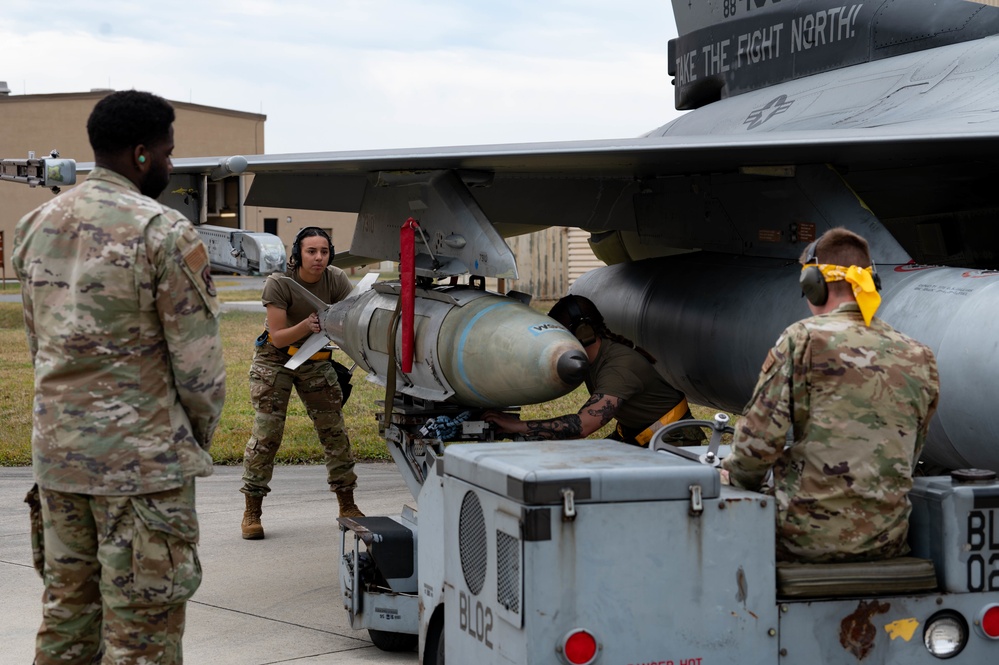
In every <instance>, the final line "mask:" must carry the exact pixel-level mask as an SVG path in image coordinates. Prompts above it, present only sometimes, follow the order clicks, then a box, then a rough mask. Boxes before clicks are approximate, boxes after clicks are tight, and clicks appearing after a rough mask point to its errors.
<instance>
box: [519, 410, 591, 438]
mask: <svg viewBox="0 0 999 665" xmlns="http://www.w3.org/2000/svg"><path fill="white" fill-rule="evenodd" d="M527 431H528V433H529V434H530V436H531V437H532V438H538V439H572V438H578V437H579V436H581V435H582V432H583V424H582V423H581V422H580V420H579V416H577V415H576V414H575V413H574V414H572V415H569V416H560V417H558V418H551V419H549V420H529V421H527Z"/></svg>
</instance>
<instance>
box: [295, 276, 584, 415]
mask: <svg viewBox="0 0 999 665" xmlns="http://www.w3.org/2000/svg"><path fill="white" fill-rule="evenodd" d="M292 283H294V282H292ZM295 286H298V285H297V284H296V285H295ZM364 286H365V285H359V286H358V288H356V289H355V290H354V292H353V293H352V294H351V296H350V297H348V298H346V299H345V300H343V301H341V302H338V303H334V304H332V305H327V304H326V303H323V302H322V301H320V300H319V299H317V298H316V297H315V296H313V295H312V294H309V293H308V292H307V291H306V290H305V289H302V288H301V287H299V293H300V294H303V295H307V296H308V297H309V300H310V301H311V302H312V303H313V305H314V306H315V307H316V311H317V312H318V314H319V321H320V325H321V326H322V330H323V332H322V333H316V334H315V335H314V336H313V337H311V338H309V340H308V341H307V342H306V344H304V345H303V346H302V348H301V349H300V350H299V352H298V354H296V356H294V357H293V358H292V363H294V361H295V360H296V359H297V358H301V359H302V360H301V361H299V362H304V360H305V359H306V358H308V357H309V356H310V355H311V354H312V353H314V352H315V351H318V350H319V349H320V348H321V347H322V346H323V345H324V344H326V341H327V338H328V339H329V340H332V341H333V342H334V343H335V344H336V345H337V346H339V347H340V348H341V349H342V350H343V351H344V353H346V354H347V355H348V356H350V357H351V359H352V360H354V362H356V363H357V364H358V366H359V367H361V368H362V369H364V370H365V371H367V372H368V375H369V380H372V381H374V382H375V383H378V384H380V385H385V383H386V382H387V376H388V375H389V363H390V355H391V357H392V361H393V362H394V363H395V365H396V371H395V381H396V386H395V387H396V390H397V391H398V392H401V393H403V394H405V395H410V396H412V397H416V398H420V399H425V400H431V401H435V402H452V403H456V404H461V405H464V406H472V407H480V408H492V407H505V406H518V405H524V404H537V403H540V402H546V401H548V400H552V399H555V398H557V397H561V396H562V395H565V394H566V393H568V392H570V391H571V390H573V389H574V388H575V387H576V386H578V385H579V384H580V383H581V382H582V380H583V376H584V374H585V372H586V368H587V359H586V353H585V352H584V351H583V348H582V346H581V345H580V344H579V341H578V340H577V339H576V338H575V337H574V336H573V335H572V334H571V333H570V332H569V331H568V330H566V329H565V328H564V327H563V326H561V325H559V324H558V323H557V322H556V321H554V320H552V319H551V318H549V317H547V316H545V315H544V314H541V313H540V312H537V311H535V310H534V309H532V308H531V307H529V306H528V305H526V304H525V303H524V302H522V301H521V300H519V299H518V298H516V297H511V296H503V295H499V294H496V293H491V292H488V291H484V290H482V289H477V288H473V287H468V286H438V287H434V288H417V289H416V294H415V302H414V311H415V325H414V340H413V350H414V357H413V363H412V371H411V372H408V373H403V372H402V370H401V367H402V366H403V365H402V362H401V349H402V343H401V340H400V339H399V338H400V337H401V335H395V336H394V337H395V344H394V345H395V351H394V353H392V354H390V353H389V333H390V330H391V329H392V327H393V326H395V325H396V321H397V318H398V317H396V316H395V313H396V309H397V305H398V303H399V298H400V291H401V288H400V285H399V283H397V282H396V283H391V282H381V283H378V284H374V285H373V286H372V287H371V288H370V289H368V290H363V289H364ZM288 366H290V367H294V366H297V365H294V364H289V365H288Z"/></svg>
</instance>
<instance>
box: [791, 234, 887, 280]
mask: <svg viewBox="0 0 999 665" xmlns="http://www.w3.org/2000/svg"><path fill="white" fill-rule="evenodd" d="M807 252H808V249H807V248H806V250H805V253H803V254H802V255H801V263H802V264H804V263H805V262H806V261H807V256H806V254H807ZM815 260H816V261H817V262H818V263H827V264H830V265H836V266H844V267H847V268H849V267H850V266H857V267H858V268H869V267H871V266H872V262H871V248H870V245H868V243H867V240H865V239H864V238H863V236H860V235H858V234H856V233H854V232H853V231H851V230H849V229H845V228H843V227H842V226H837V227H835V228H832V229H829V230H828V231H826V232H825V233H823V234H822V236H821V237H820V238H819V239H818V241H816V243H815ZM829 290H830V292H832V293H842V294H848V293H852V292H853V287H852V286H850V285H849V284H847V283H846V282H842V281H841V282H830V283H829Z"/></svg>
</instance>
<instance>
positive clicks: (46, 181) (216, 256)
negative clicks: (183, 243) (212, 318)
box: [0, 150, 286, 275]
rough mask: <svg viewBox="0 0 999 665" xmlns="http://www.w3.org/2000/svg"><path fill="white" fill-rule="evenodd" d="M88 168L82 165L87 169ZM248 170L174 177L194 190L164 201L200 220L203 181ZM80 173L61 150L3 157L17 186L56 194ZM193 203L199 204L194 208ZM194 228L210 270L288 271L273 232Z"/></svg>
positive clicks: (1, 171) (226, 167)
mask: <svg viewBox="0 0 999 665" xmlns="http://www.w3.org/2000/svg"><path fill="white" fill-rule="evenodd" d="M86 168H87V167H84V169H85V170H86ZM245 169H246V158H244V157H242V156H239V155H236V156H233V157H227V158H224V159H220V160H219V161H218V165H217V166H215V167H214V168H213V169H212V170H211V172H210V173H209V174H207V175H205V176H203V177H198V178H192V177H190V176H189V175H186V174H180V175H177V176H175V177H173V176H172V180H171V182H173V180H175V179H182V180H184V181H190V182H189V183H187V184H190V185H192V186H190V187H181V188H178V189H173V188H167V190H166V191H165V192H164V193H163V198H165V199H167V200H166V205H169V206H170V207H174V208H177V209H179V210H181V212H183V213H184V214H185V215H187V216H188V217H189V218H193V220H197V219H199V218H201V217H200V215H199V214H198V212H199V210H198V208H199V205H198V201H199V200H204V198H205V197H204V195H203V193H202V190H203V189H204V188H205V186H206V184H205V183H204V182H202V181H204V180H206V179H208V180H220V179H223V178H226V177H229V176H238V175H239V174H240V173H242V172H243V171H244V170H245ZM76 171H77V168H76V160H73V159H63V158H60V157H59V151H58V150H53V151H52V152H51V153H49V156H48V157H42V158H36V157H35V153H34V152H33V151H32V152H29V153H28V158H27V159H0V180H5V181H8V182H18V183H21V184H24V185H28V186H29V187H39V186H41V187H47V188H48V189H50V190H52V193H53V194H58V193H59V192H60V191H61V188H62V187H69V186H71V185H75V184H76ZM199 183H200V189H199ZM192 201H194V202H195V205H193V206H192V205H191V202H192ZM193 220H192V221H193ZM194 225H195V228H196V229H197V230H198V235H199V236H201V241H202V242H203V243H205V248H206V249H207V250H208V258H209V261H210V263H211V267H212V270H215V271H218V272H229V273H238V274H241V275H268V274H270V273H272V272H284V271H285V267H286V260H285V248H284V243H283V242H282V241H281V238H279V237H278V236H276V235H274V234H273V233H259V232H255V231H245V230H243V229H234V228H230V227H227V226H215V225H211V224H198V223H197V222H196V221H194Z"/></svg>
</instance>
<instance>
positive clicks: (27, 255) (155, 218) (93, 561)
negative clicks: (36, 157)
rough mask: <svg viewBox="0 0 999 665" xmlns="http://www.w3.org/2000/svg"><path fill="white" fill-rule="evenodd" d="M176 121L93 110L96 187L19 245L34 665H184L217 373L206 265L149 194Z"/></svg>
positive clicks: (18, 237) (139, 99)
mask: <svg viewBox="0 0 999 665" xmlns="http://www.w3.org/2000/svg"><path fill="white" fill-rule="evenodd" d="M173 120H174V111H173V108H172V107H171V106H170V104H169V103H167V102H166V101H165V100H163V99H161V98H159V97H156V96H155V95H151V94H149V93H144V92H136V91H134V90H133V91H125V92H116V93H112V94H111V95H108V96H107V97H105V98H104V99H102V100H101V101H100V102H98V103H97V105H96V106H95V107H94V110H93V112H92V113H91V115H90V118H89V120H88V122H87V131H88V134H89V136H90V143H91V145H92V147H93V149H94V156H95V168H94V170H93V171H92V172H91V174H90V177H89V178H87V180H86V182H84V183H82V184H80V185H79V186H77V187H75V188H74V189H72V190H70V191H68V192H66V193H64V194H62V195H60V196H58V197H56V198H55V199H53V200H52V201H50V202H49V203H47V204H45V205H43V206H41V207H40V208H38V209H36V210H35V211H33V212H31V213H29V214H28V215H27V216H25V217H24V218H23V219H22V220H21V221H20V222H19V223H18V225H17V228H16V231H15V238H14V252H13V261H14V267H15V269H16V271H17V274H18V277H19V279H20V280H21V285H22V291H21V292H22V297H23V302H24V319H25V326H26V328H27V335H28V344H29V348H30V351H31V356H32V360H33V362H34V368H35V399H34V427H33V432H32V459H33V467H34V475H35V480H36V482H37V485H36V486H35V488H33V489H32V492H31V493H29V496H28V502H29V504H31V508H32V510H31V514H32V545H33V549H34V558H35V564H36V567H37V568H38V570H39V573H41V575H42V578H43V580H44V583H45V591H44V594H43V597H42V624H41V628H40V629H39V631H38V637H37V645H36V656H35V662H36V663H37V665H47V664H49V663H61V664H67V663H68V664H80V665H85V664H91V663H98V662H103V663H115V664H116V665H129V664H140V663H141V664H146V663H159V664H172V663H181V662H182V653H181V637H182V635H183V632H184V613H185V607H186V602H187V600H188V599H189V598H190V597H191V596H192V595H193V594H194V592H195V590H196V589H197V588H198V585H199V584H200V582H201V564H200V562H199V560H198V555H197V549H196V544H197V541H198V519H197V515H196V513H195V507H194V478H195V476H207V475H209V474H210V473H211V472H212V459H211V456H210V455H209V454H208V452H207V449H208V446H209V444H210V442H211V439H212V434H213V432H214V431H215V427H216V425H217V424H218V421H219V416H220V413H221V410H222V403H223V400H224V398H225V369H224V366H223V363H222V346H221V338H220V336H219V321H218V314H219V304H218V300H217V299H216V297H215V289H214V287H213V285H212V281H211V277H210V275H209V265H208V254H207V252H206V250H205V247H204V245H203V244H202V242H201V240H200V238H199V237H198V233H197V231H196V230H195V229H194V227H193V226H192V225H191V223H190V222H189V221H187V220H186V219H184V217H183V216H182V215H181V214H180V213H178V212H176V211H175V210H171V209H169V208H166V207H164V206H162V205H161V204H159V203H158V202H156V201H155V200H154V198H153V197H156V196H158V195H159V194H160V192H162V191H163V189H164V187H166V185H167V183H168V181H169V176H170V171H171V168H172V166H171V163H170V154H171V152H172V151H173V145H174V142H173Z"/></svg>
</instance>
